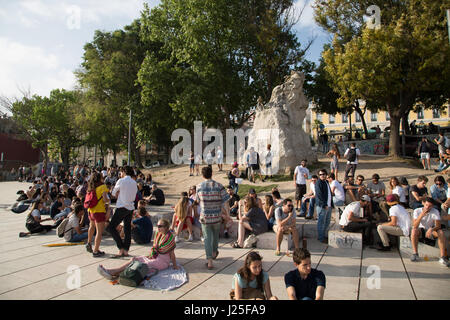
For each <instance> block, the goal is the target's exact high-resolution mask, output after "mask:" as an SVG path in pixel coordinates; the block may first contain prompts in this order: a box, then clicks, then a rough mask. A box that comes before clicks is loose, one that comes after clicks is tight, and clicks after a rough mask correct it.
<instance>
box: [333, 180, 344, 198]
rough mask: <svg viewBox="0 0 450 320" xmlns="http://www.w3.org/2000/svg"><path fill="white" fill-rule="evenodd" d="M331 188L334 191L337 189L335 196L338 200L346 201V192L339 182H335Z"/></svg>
mask: <svg viewBox="0 0 450 320" xmlns="http://www.w3.org/2000/svg"><path fill="white" fill-rule="evenodd" d="M330 188H331V189H332V190H333V188H335V189H334V196H335V197H336V199H337V200H340V201H345V190H344V187H342V185H341V184H340V183H339V181H337V180H333V181H332V182H331V184H330Z"/></svg>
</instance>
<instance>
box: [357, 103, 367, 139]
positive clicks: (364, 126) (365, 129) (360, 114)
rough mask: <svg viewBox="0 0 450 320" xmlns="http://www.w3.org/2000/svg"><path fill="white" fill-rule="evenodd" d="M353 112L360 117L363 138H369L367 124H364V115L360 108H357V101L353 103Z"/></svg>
mask: <svg viewBox="0 0 450 320" xmlns="http://www.w3.org/2000/svg"><path fill="white" fill-rule="evenodd" d="M355 111H356V112H357V113H358V114H359V116H360V117H361V122H362V125H363V130H364V136H365V138H366V139H367V138H368V137H369V132H368V131H367V124H366V120H365V119H364V113H363V112H362V110H361V108H360V107H359V102H358V100H356V102H355Z"/></svg>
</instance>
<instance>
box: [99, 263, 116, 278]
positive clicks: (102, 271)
mask: <svg viewBox="0 0 450 320" xmlns="http://www.w3.org/2000/svg"><path fill="white" fill-rule="evenodd" d="M97 272H98V273H99V274H100V275H101V276H102V277H103V278H106V279H108V280H112V279H113V276H112V275H111V274H110V273H109V272H108V271H106V269H105V268H104V267H103V266H102V265H99V266H98V267H97Z"/></svg>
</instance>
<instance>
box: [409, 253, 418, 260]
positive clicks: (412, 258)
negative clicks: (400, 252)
mask: <svg viewBox="0 0 450 320" xmlns="http://www.w3.org/2000/svg"><path fill="white" fill-rule="evenodd" d="M410 259H411V261H412V262H417V261H419V255H418V254H417V253H414V254H413V255H412V256H411V258H410Z"/></svg>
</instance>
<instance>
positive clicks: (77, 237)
mask: <svg viewBox="0 0 450 320" xmlns="http://www.w3.org/2000/svg"><path fill="white" fill-rule="evenodd" d="M87 237H88V232H87V231H86V232H83V233H82V234H78V233H75V234H73V235H72V239H70V241H69V242H81V241H83V240H85V239H87Z"/></svg>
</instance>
